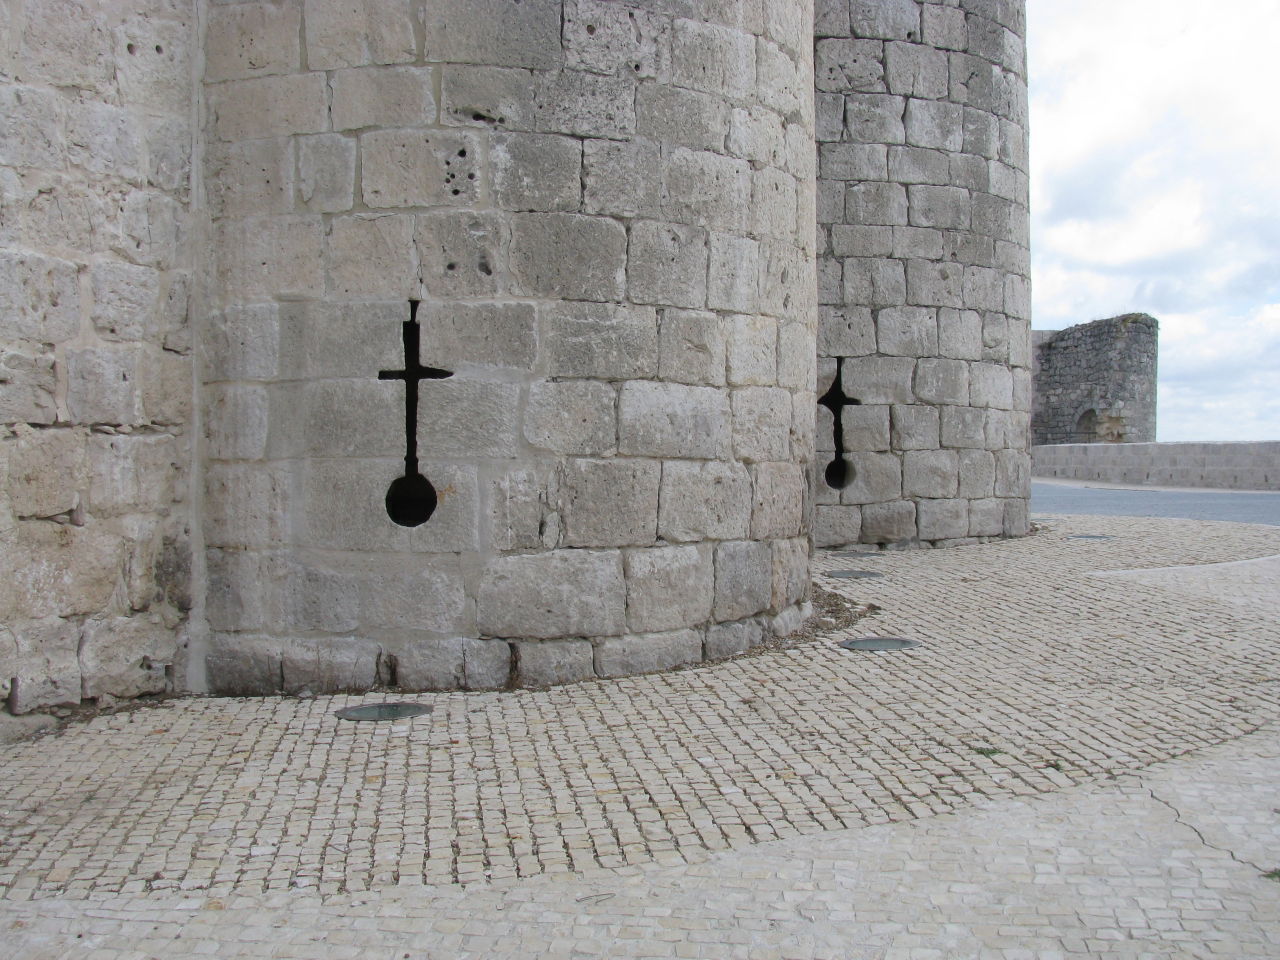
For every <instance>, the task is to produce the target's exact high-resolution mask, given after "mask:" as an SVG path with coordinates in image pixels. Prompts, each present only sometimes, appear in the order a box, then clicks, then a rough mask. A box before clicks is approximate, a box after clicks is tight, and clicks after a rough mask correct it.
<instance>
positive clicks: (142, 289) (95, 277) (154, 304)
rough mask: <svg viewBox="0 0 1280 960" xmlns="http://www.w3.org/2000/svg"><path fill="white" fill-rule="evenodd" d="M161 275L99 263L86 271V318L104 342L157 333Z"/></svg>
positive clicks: (159, 319)
mask: <svg viewBox="0 0 1280 960" xmlns="http://www.w3.org/2000/svg"><path fill="white" fill-rule="evenodd" d="M160 280H161V274H160V273H159V272H158V271H156V270H154V269H152V268H151V267H139V266H135V265H134V264H131V263H115V262H112V261H99V262H98V263H95V264H93V265H92V266H91V267H90V268H89V281H90V283H91V285H92V287H93V306H92V308H91V309H90V314H89V316H90V319H91V320H92V321H93V326H94V329H96V330H97V331H98V335H99V336H101V337H102V338H103V339H105V340H148V339H152V338H154V337H155V336H157V335H158V333H159V332H160V323H161V314H160V288H161V283H160Z"/></svg>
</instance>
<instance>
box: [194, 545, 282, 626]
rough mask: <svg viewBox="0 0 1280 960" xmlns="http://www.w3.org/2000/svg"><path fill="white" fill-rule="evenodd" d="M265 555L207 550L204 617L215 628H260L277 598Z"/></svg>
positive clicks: (242, 551) (250, 552) (241, 551)
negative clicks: (264, 560) (273, 591)
mask: <svg viewBox="0 0 1280 960" xmlns="http://www.w3.org/2000/svg"><path fill="white" fill-rule="evenodd" d="M269 569H271V567H270V565H269V564H266V563H264V562H263V555H262V554H259V553H256V552H252V551H247V550H206V551H205V617H206V618H207V619H208V621H209V626H210V628H211V629H213V630H261V629H263V628H264V627H265V626H266V623H267V618H268V612H269V610H270V606H269V605H270V603H271V602H272V600H273V599H274V598H273V597H272V595H271V593H270V591H271V589H272V585H271V583H270V582H269V581H268V579H267V576H268V570H269Z"/></svg>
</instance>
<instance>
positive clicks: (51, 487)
mask: <svg viewBox="0 0 1280 960" xmlns="http://www.w3.org/2000/svg"><path fill="white" fill-rule="evenodd" d="M86 439H87V438H86V437H85V435H84V434H83V433H82V432H80V431H78V430H32V429H31V428H30V427H28V426H26V425H20V426H19V427H18V428H17V436H16V437H14V438H13V439H11V440H7V441H5V442H4V443H3V444H0V450H2V451H3V452H4V454H5V455H6V456H7V458H8V461H9V471H8V474H9V477H8V479H9V482H8V485H7V487H6V492H7V494H8V498H9V507H10V509H11V510H12V511H13V513H14V515H15V516H17V517H19V518H24V517H53V516H57V515H58V514H61V513H66V512H68V511H70V510H72V509H74V508H75V507H76V505H77V504H79V503H80V500H81V495H82V491H83V490H84V488H85V485H86V482H87V480H88V458H87V457H86V453H85V445H86Z"/></svg>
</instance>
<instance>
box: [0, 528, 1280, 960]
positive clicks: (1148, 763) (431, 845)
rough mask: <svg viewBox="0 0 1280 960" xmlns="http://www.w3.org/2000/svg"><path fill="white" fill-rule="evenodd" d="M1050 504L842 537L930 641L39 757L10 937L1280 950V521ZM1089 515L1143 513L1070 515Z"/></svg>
mask: <svg viewBox="0 0 1280 960" xmlns="http://www.w3.org/2000/svg"><path fill="white" fill-rule="evenodd" d="M1049 527H1050V528H1049V529H1047V530H1045V531H1042V532H1041V533H1039V534H1038V535H1036V536H1034V537H1031V538H1028V539H1027V540H1024V541H1019V542H1011V543H997V544H988V545H982V546H973V547H962V548H955V549H952V550H946V551H936V552H927V553H896V554H885V555H878V556H875V557H874V558H868V559H863V558H862V557H857V556H854V557H850V556H841V555H839V554H826V555H823V557H822V558H820V560H819V563H818V568H819V576H820V579H821V582H822V583H823V584H824V585H826V586H828V587H831V588H833V589H836V590H839V591H840V592H842V593H844V594H845V595H847V596H849V597H851V598H856V599H858V600H864V601H870V602H873V603H875V604H877V605H878V606H879V607H880V608H881V609H880V612H879V613H878V614H877V615H876V616H875V617H874V618H871V619H866V620H863V621H861V622H860V623H859V624H857V625H856V626H855V627H854V628H853V629H852V630H850V631H846V632H845V633H846V634H848V635H859V634H863V633H867V632H875V633H884V634H894V635H903V636H910V637H912V638H915V639H919V640H921V641H923V645H922V646H920V647H918V648H916V649H914V650H911V651H907V652H904V653H895V654H852V653H847V652H845V651H842V650H839V649H838V648H837V647H836V646H835V641H836V640H838V639H841V637H842V636H843V635H840V634H837V635H832V636H822V637H819V638H817V639H815V640H811V641H806V642H803V643H799V644H796V645H793V646H790V647H787V648H784V649H781V650H774V651H767V652H765V653H762V654H760V655H758V656H751V657H746V658H742V659H739V660H735V661H731V662H729V663H725V664H721V665H718V666H711V667H701V668H697V669H693V670H688V671H685V672H682V673H677V674H669V675H665V676H654V677H642V678H633V679H629V680H622V681H613V682H608V683H603V682H602V683H588V684H581V685H577V686H572V687H564V688H558V689H555V690H550V691H541V692H521V693H512V694H498V695H483V694H437V695H431V696H423V697H421V698H420V699H422V700H423V701H425V702H430V703H432V704H433V705H434V706H435V713H434V714H433V715H432V716H429V717H424V718H420V719H417V720H412V721H402V722H398V723H393V724H377V725H365V724H351V723H345V722H339V721H337V720H335V719H334V718H333V717H332V710H333V709H335V708H336V707H337V706H339V705H342V704H345V703H349V702H357V701H360V700H370V699H377V698H370V697H366V698H354V697H352V698H348V697H330V698H317V699H315V700H306V701H302V700H186V701H174V702H171V703H169V704H167V705H165V706H163V707H158V708H155V709H147V710H139V711H135V712H132V713H127V714H118V715H115V716H110V717H101V718H98V719H96V720H94V721H92V722H90V723H88V724H84V725H79V726H73V727H71V728H68V729H67V730H66V731H64V732H62V733H61V734H59V735H56V736H52V737H46V738H44V739H42V740H39V741H36V742H33V743H29V744H23V745H19V746H17V747H8V748H6V752H5V754H4V756H5V760H6V763H5V770H6V776H5V777H4V778H3V781H2V782H0V883H3V885H4V896H5V897H6V898H7V900H6V902H5V904H4V906H3V907H0V943H12V944H16V945H17V947H16V949H17V950H18V951H19V952H18V953H16V954H15V956H20V957H38V958H44V957H95V958H96V957H102V958H112V960H116V958H125V957H135V956H136V957H151V956H156V957H162V956H163V957H168V956H188V955H193V954H199V953H211V954H216V955H219V956H222V955H226V956H245V957H268V956H286V957H313V956H314V957H325V958H328V957H346V956H351V957H361V958H363V957H384V956H385V957H387V958H388V960H390V958H392V957H403V956H404V955H405V954H406V953H408V954H409V955H410V956H412V957H413V958H414V960H418V958H419V957H423V956H428V957H437V956H439V957H454V956H479V955H480V954H485V955H498V956H559V955H565V956H572V955H581V956H596V955H610V956H697V957H702V956H707V957H715V956H742V957H757V956H759V957H786V958H791V957H826V956H831V957H837V956H838V957H842V958H848V957H862V956H866V957H884V958H890V957H904V958H912V960H915V958H926V957H964V956H974V957H979V956H991V957H1008V958H1010V960H1012V958H1015V957H1042V958H1048V957H1055V956H1064V955H1079V954H1095V953H1097V954H1100V953H1108V954H1114V955H1117V956H1126V957H1142V956H1152V957H1167V956H1188V957H1192V956H1225V957H1254V956H1256V957H1275V956H1278V955H1280V926H1278V925H1280V884H1278V883H1275V882H1273V881H1271V880H1268V879H1265V878H1264V877H1262V876H1261V874H1262V873H1264V872H1265V871H1268V870H1272V869H1274V868H1276V867H1280V815H1277V814H1276V810H1275V808H1276V807H1277V806H1280V791H1277V790H1276V783H1277V779H1278V777H1277V772H1278V771H1277V763H1276V760H1277V756H1278V755H1280V746H1278V745H1280V727H1277V726H1276V725H1275V724H1273V723H1272V721H1274V720H1276V719H1277V718H1280V664H1278V663H1277V660H1276V657H1275V655H1274V653H1275V650H1276V644H1277V641H1280V624H1277V617H1276V614H1277V609H1276V594H1277V591H1276V587H1277V586H1278V584H1277V582H1276V564H1275V563H1274V562H1258V563H1240V562H1239V561H1248V560H1263V558H1267V557H1274V556H1275V555H1277V554H1280V530H1277V529H1274V528H1269V527H1261V526H1244V525H1233V524H1204V523H1197V522H1192V521H1179V520H1146V519H1143V520H1137V519H1124V518H1064V519H1061V520H1055V521H1053V522H1052V523H1050V524H1049ZM1090 534H1092V535H1105V536H1109V537H1110V539H1101V540H1099V539H1073V537H1078V536H1080V535H1090ZM1220 563H1229V564H1231V566H1230V567H1225V566H1224V567H1209V568H1206V569H1205V570H1203V571H1202V573H1203V574H1204V575H1205V577H1207V578H1208V579H1209V580H1210V581H1213V582H1217V581H1222V582H1224V583H1229V584H1230V585H1231V586H1230V590H1228V591H1227V593H1228V594H1229V595H1227V596H1222V597H1219V596H1217V595H1215V593H1214V592H1213V591H1209V590H1205V589H1204V588H1203V583H1202V582H1201V581H1202V580H1203V579H1204V578H1197V577H1196V576H1195V571H1190V572H1188V571H1186V570H1182V571H1170V570H1164V571H1159V572H1157V571H1158V568H1164V567H1173V566H1177V567H1189V566H1190V567H1194V566H1199V565H1204V564H1220ZM844 569H856V570H861V571H864V572H876V573H880V574H881V575H882V576H880V577H878V578H872V579H846V578H840V577H833V576H830V574H833V573H835V572H837V571H839V570H844ZM1120 571H1130V572H1126V573H1120ZM1098 573H1105V574H1107V575H1105V576H1099V575H1097V574H1098ZM1215 589H1216V588H1215ZM1251 591H1252V592H1253V594H1254V596H1255V601H1256V602H1252V603H1251V602H1249V597H1250V592H1251ZM1268 604H1269V605H1268ZM1268 724H1270V725H1268ZM1259 728H1264V729H1262V731H1261V732H1259V733H1252V732H1253V731H1255V730H1258V729H1259ZM1251 733H1252V735H1251V736H1246V735H1248V734H1251ZM1192 750H1196V751H1197V752H1196V753H1195V754H1194V755H1191V756H1183V755H1185V754H1187V753H1188V751H1192ZM1178 757H1181V759H1171V758H1178ZM1153 764H1155V766H1152V765H1153ZM951 811H955V812H954V813H952V812H951ZM935 814H940V816H935ZM875 824H880V826H873V825H875ZM869 825H870V827H871V828H870V829H859V828H864V827H868V826H869ZM753 844H754V845H753ZM717 851H719V852H717ZM570 871H574V872H573V873H570ZM535 874H541V875H543V876H532V875H535ZM526 877H528V878H529V879H523V878H526ZM455 881H461V882H462V884H464V885H458V884H457V883H455ZM480 881H485V882H480ZM23 901H29V902H23ZM77 934H78V935H79V936H77ZM95 951H97V952H95ZM574 951H577V953H576V954H575V952H574ZM859 951H861V952H859ZM0 952H2V951H0Z"/></svg>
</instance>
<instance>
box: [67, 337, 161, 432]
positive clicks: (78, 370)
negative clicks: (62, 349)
mask: <svg viewBox="0 0 1280 960" xmlns="http://www.w3.org/2000/svg"><path fill="white" fill-rule="evenodd" d="M66 363H67V409H68V411H69V413H70V415H71V420H72V422H74V423H83V424H94V423H107V424H128V425H137V424H141V423H143V422H145V419H146V417H145V414H144V411H143V406H142V392H141V387H142V376H143V365H144V363H145V360H144V356H143V353H142V350H141V348H139V347H136V346H133V345H119V346H105V345H104V346H100V347H86V348H84V349H68V350H67V352H66Z"/></svg>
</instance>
